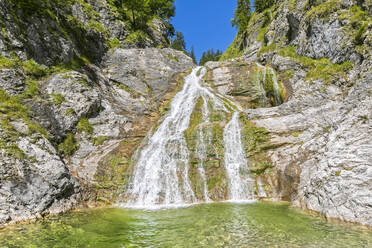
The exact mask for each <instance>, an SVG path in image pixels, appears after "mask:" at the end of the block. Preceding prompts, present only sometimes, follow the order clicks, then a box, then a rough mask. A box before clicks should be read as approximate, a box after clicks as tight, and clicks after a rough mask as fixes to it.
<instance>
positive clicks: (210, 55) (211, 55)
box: [199, 48, 222, 65]
mask: <svg viewBox="0 0 372 248" xmlns="http://www.w3.org/2000/svg"><path fill="white" fill-rule="evenodd" d="M221 56H222V51H221V50H217V51H216V52H215V51H214V50H213V48H212V49H209V50H207V51H206V52H203V55H202V57H201V58H200V61H199V65H205V63H207V62H208V61H218V60H219V59H220V58H221Z"/></svg>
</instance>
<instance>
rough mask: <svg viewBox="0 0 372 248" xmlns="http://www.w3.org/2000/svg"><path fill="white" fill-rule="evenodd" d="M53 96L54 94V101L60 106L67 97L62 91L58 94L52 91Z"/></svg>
mask: <svg viewBox="0 0 372 248" xmlns="http://www.w3.org/2000/svg"><path fill="white" fill-rule="evenodd" d="M51 96H52V99H53V103H54V104H55V105H56V106H57V107H60V106H61V104H62V103H63V102H64V101H65V97H64V96H63V95H62V94H60V93H58V94H55V93H52V94H51Z"/></svg>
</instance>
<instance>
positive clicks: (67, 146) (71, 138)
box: [58, 133, 79, 156]
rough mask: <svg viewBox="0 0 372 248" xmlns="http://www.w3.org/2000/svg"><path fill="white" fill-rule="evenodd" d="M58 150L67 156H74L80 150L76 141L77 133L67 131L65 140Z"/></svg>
mask: <svg viewBox="0 0 372 248" xmlns="http://www.w3.org/2000/svg"><path fill="white" fill-rule="evenodd" d="M58 150H59V151H60V152H61V153H63V154H64V155H65V156H72V155H73V154H74V153H75V152H76V151H77V150H79V144H77V142H76V139H75V135H74V134H73V133H67V135H66V138H65V140H64V141H63V142H62V143H60V144H59V145H58Z"/></svg>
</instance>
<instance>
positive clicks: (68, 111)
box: [65, 108, 76, 115]
mask: <svg viewBox="0 0 372 248" xmlns="http://www.w3.org/2000/svg"><path fill="white" fill-rule="evenodd" d="M75 114H76V112H75V110H74V109H73V108H68V109H67V110H66V112H65V115H75Z"/></svg>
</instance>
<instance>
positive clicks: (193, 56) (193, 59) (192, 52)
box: [189, 46, 198, 64]
mask: <svg viewBox="0 0 372 248" xmlns="http://www.w3.org/2000/svg"><path fill="white" fill-rule="evenodd" d="M189 56H190V58H192V62H194V64H198V62H197V61H196V58H195V51H194V47H193V46H192V47H191V51H190V53H189Z"/></svg>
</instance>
